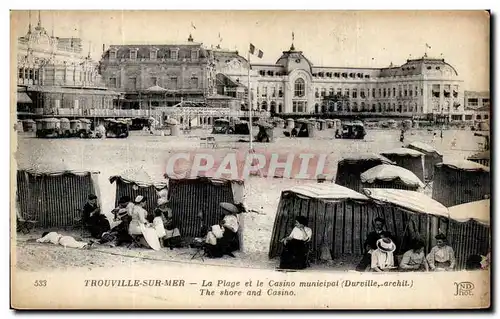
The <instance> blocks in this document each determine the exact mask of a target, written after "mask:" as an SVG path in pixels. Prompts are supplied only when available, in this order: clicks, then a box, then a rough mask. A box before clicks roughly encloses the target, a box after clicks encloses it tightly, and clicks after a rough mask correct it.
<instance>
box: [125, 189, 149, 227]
mask: <svg viewBox="0 0 500 319" xmlns="http://www.w3.org/2000/svg"><path fill="white" fill-rule="evenodd" d="M145 205H146V197H144V196H142V195H139V196H137V197H136V198H135V200H134V208H133V209H132V216H131V217H132V220H131V221H130V224H129V226H128V232H129V234H130V235H131V236H142V228H141V225H143V226H146V225H147V224H148V221H147V220H146V216H147V215H148V212H147V211H146V210H145V209H144V206H145Z"/></svg>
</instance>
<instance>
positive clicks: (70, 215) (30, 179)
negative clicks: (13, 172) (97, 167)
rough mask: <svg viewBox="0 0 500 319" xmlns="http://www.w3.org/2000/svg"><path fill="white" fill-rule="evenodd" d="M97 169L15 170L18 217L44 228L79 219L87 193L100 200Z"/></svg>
mask: <svg viewBox="0 0 500 319" xmlns="http://www.w3.org/2000/svg"><path fill="white" fill-rule="evenodd" d="M98 174H99V172H96V171H85V170H83V171H75V170H61V171H49V170H38V171H37V170H31V169H27V170H18V171H17V178H16V182H17V188H16V195H17V196H16V200H17V205H18V208H19V212H20V214H21V216H22V217H23V218H25V219H34V220H37V221H38V223H37V225H38V226H39V227H43V228H65V227H69V226H72V225H73V224H74V221H75V219H76V218H80V217H81V216H80V213H79V210H80V209H82V208H83V205H84V204H85V202H86V201H87V196H88V195H89V194H95V195H96V196H97V197H98V199H100V194H99V187H98V183H97V176H98Z"/></svg>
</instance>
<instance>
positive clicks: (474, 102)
mask: <svg viewBox="0 0 500 319" xmlns="http://www.w3.org/2000/svg"><path fill="white" fill-rule="evenodd" d="M481 100H482V105H489V104H490V99H481ZM467 105H469V106H478V105H479V99H478V98H468V99H467Z"/></svg>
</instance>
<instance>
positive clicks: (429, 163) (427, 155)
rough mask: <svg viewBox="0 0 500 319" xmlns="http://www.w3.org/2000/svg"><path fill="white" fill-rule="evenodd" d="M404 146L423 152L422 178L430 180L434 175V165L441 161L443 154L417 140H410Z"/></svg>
mask: <svg viewBox="0 0 500 319" xmlns="http://www.w3.org/2000/svg"><path fill="white" fill-rule="evenodd" d="M406 147H407V148H410V149H412V150H416V151H419V152H421V153H423V154H424V178H425V180H426V181H429V180H432V178H433V176H434V166H435V165H436V164H437V163H441V162H442V161H443V154H441V153H440V152H439V151H438V150H437V149H436V148H435V147H434V146H432V145H429V144H425V143H422V142H418V141H416V142H411V143H410V144H408V145H407V146H406Z"/></svg>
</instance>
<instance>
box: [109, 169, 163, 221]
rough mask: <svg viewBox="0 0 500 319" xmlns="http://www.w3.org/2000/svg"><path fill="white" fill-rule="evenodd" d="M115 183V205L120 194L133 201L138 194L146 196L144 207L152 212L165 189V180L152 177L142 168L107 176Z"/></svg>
mask: <svg viewBox="0 0 500 319" xmlns="http://www.w3.org/2000/svg"><path fill="white" fill-rule="evenodd" d="M109 182H110V183H111V184H113V183H114V184H115V185H116V192H115V194H116V195H115V207H116V206H117V205H118V200H119V199H120V198H121V197H122V196H129V197H130V199H131V200H132V201H133V200H134V199H135V198H136V197H137V196H138V195H142V196H144V197H146V206H145V207H144V209H145V210H146V211H147V212H148V213H152V212H153V211H154V209H155V208H156V206H157V203H158V198H159V195H158V193H159V192H160V191H162V190H166V189H167V182H166V181H164V180H155V179H153V178H152V177H151V176H150V175H149V174H148V173H147V172H146V171H145V170H144V169H143V168H137V169H131V170H127V171H125V172H123V173H121V174H119V175H115V176H111V177H110V178H109Z"/></svg>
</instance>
